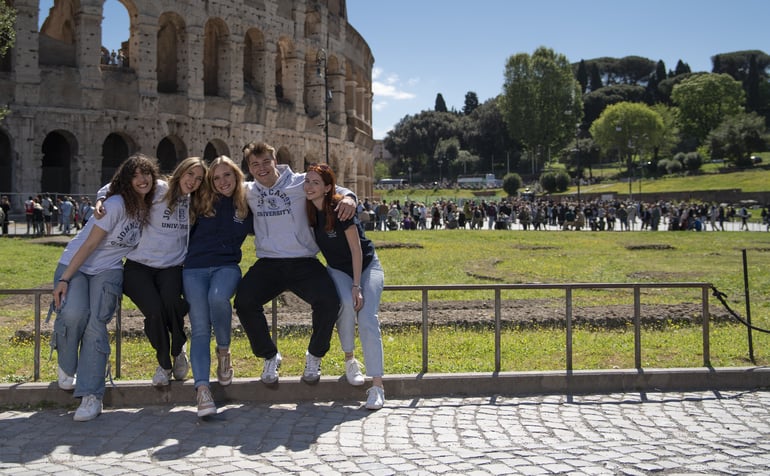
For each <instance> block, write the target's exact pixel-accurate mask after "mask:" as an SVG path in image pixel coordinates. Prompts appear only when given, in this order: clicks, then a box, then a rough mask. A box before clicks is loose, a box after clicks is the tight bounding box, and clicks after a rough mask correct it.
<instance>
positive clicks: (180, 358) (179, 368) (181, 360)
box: [171, 347, 190, 380]
mask: <svg viewBox="0 0 770 476" xmlns="http://www.w3.org/2000/svg"><path fill="white" fill-rule="evenodd" d="M171 370H172V373H173V374H174V378H175V379H176V380H184V379H185V378H187V372H188V371H189V370H190V359H188V358H187V352H186V351H185V348H184V347H182V352H180V353H179V355H177V356H176V357H174V366H173V367H172V368H171Z"/></svg>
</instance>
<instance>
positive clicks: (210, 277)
mask: <svg viewBox="0 0 770 476" xmlns="http://www.w3.org/2000/svg"><path fill="white" fill-rule="evenodd" d="M240 280H241V268H239V267H238V266H237V265H227V266H215V267H211V268H184V270H183V271H182V283H183V285H184V297H185V299H186V300H187V303H188V304H189V305H190V311H189V316H190V331H191V334H192V338H191V339H190V347H191V348H190V364H191V365H192V370H193V379H194V380H195V388H198V387H199V386H201V385H208V384H209V376H210V375H211V330H212V329H213V330H214V339H215V340H216V342H217V347H224V348H229V347H230V333H231V331H232V319H233V308H232V306H231V305H230V298H231V297H233V295H234V294H235V288H236V287H237V286H238V283H239V282H240Z"/></svg>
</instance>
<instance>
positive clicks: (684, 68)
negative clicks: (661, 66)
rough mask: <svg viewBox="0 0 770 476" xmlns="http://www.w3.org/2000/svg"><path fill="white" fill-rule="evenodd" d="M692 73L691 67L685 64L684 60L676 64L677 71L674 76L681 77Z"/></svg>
mask: <svg viewBox="0 0 770 476" xmlns="http://www.w3.org/2000/svg"><path fill="white" fill-rule="evenodd" d="M688 73H692V70H691V69H690V65H689V64H687V63H685V62H683V61H682V60H679V61H677V62H676V69H675V70H674V76H679V75H680V74H688Z"/></svg>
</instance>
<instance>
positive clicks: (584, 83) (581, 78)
mask: <svg viewBox="0 0 770 476" xmlns="http://www.w3.org/2000/svg"><path fill="white" fill-rule="evenodd" d="M575 77H576V78H577V81H578V83H580V92H581V93H583V94H585V92H586V89H588V69H587V68H586V62H585V61H583V60H582V59H581V60H580V63H578V68H577V72H576V73H575Z"/></svg>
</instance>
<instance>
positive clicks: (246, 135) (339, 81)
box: [0, 0, 374, 208]
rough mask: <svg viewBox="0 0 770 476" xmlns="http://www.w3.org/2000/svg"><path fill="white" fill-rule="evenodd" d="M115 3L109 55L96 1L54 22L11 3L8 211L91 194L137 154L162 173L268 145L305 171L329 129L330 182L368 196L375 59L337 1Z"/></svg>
mask: <svg viewBox="0 0 770 476" xmlns="http://www.w3.org/2000/svg"><path fill="white" fill-rule="evenodd" d="M0 1H2V0H0ZM121 4H122V5H123V6H125V8H126V10H127V12H128V16H129V18H130V33H127V35H128V37H127V38H126V39H125V41H124V42H123V48H122V49H121V51H120V52H117V53H118V54H117V57H114V58H111V57H110V56H111V55H110V53H111V52H109V51H106V49H105V48H104V47H103V46H102V45H101V38H102V18H103V11H102V8H103V1H102V0H57V1H56V2H55V7H54V8H52V9H51V11H50V12H45V11H43V12H40V11H39V6H38V5H39V2H38V1H37V0H14V2H13V6H14V7H15V8H16V10H17V12H18V17H17V23H16V34H17V40H16V44H15V46H14V48H13V49H12V50H11V51H10V52H9V53H8V56H10V61H6V62H5V63H4V64H7V65H8V66H6V67H4V68H3V69H0V91H3V92H4V93H5V92H7V95H6V94H4V96H3V99H2V100H3V102H4V103H7V104H8V106H9V107H10V109H11V114H10V115H9V116H8V117H7V118H6V119H5V120H4V121H3V122H0V192H2V193H11V194H12V195H13V196H14V197H15V200H17V201H19V203H14V205H15V208H16V207H17V206H20V205H21V200H23V199H26V196H27V195H29V194H33V193H39V192H51V193H67V194H73V195H74V194H77V195H81V194H93V193H94V192H95V191H96V190H98V188H99V187H100V186H101V185H102V184H103V183H104V182H105V180H107V179H109V177H110V176H111V174H112V172H113V171H114V170H115V168H116V167H117V165H118V164H119V163H120V162H121V161H122V160H123V159H125V157H127V156H128V155H130V154H131V153H134V152H143V153H147V154H150V155H154V156H156V157H158V158H159V160H160V163H161V166H162V168H163V169H164V170H166V171H170V170H171V169H173V167H174V165H175V164H176V163H177V162H178V161H180V160H181V159H183V158H185V157H188V156H202V157H204V158H206V159H209V160H210V159H212V158H214V157H216V156H218V155H227V156H230V157H232V158H233V159H235V160H236V161H237V162H239V161H240V159H241V148H242V147H243V145H245V144H246V143H248V142H250V141H254V140H263V141H266V142H268V143H270V144H272V145H274V146H275V147H276V148H277V149H279V150H280V151H281V161H283V162H285V163H289V164H290V165H291V167H292V168H293V169H294V170H298V171H301V170H304V167H305V164H306V163H309V162H322V161H324V160H325V159H326V156H327V150H326V144H327V140H326V135H325V125H326V126H328V129H327V130H328V146H329V149H328V158H329V162H330V164H331V165H332V167H334V169H335V170H336V171H337V175H338V181H339V182H340V184H341V185H344V186H346V187H348V188H351V189H353V190H354V191H356V192H357V193H358V195H359V196H361V197H366V196H369V195H371V193H372V177H373V175H374V174H373V170H374V164H373V160H374V157H373V154H372V148H373V145H374V141H373V139H372V128H371V124H372V123H371V117H372V80H371V74H372V65H373V62H374V58H373V56H372V53H371V51H370V50H369V47H368V45H367V44H366V42H365V41H364V39H363V38H362V37H361V36H360V35H359V33H358V32H357V31H356V30H355V29H354V28H353V27H352V26H351V25H349V24H348V23H347V12H346V8H345V2H344V0H325V1H318V0H220V1H216V0H206V1H202V0H181V1H180V0H174V1H171V0H121ZM39 15H40V16H45V17H47V18H46V20H45V22H44V23H43V26H42V27H41V28H40V29H38V24H39ZM319 73H320V74H319ZM325 88H328V89H327V90H326V91H325ZM325 98H329V99H328V100H326V101H325ZM327 118H328V120H327Z"/></svg>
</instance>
